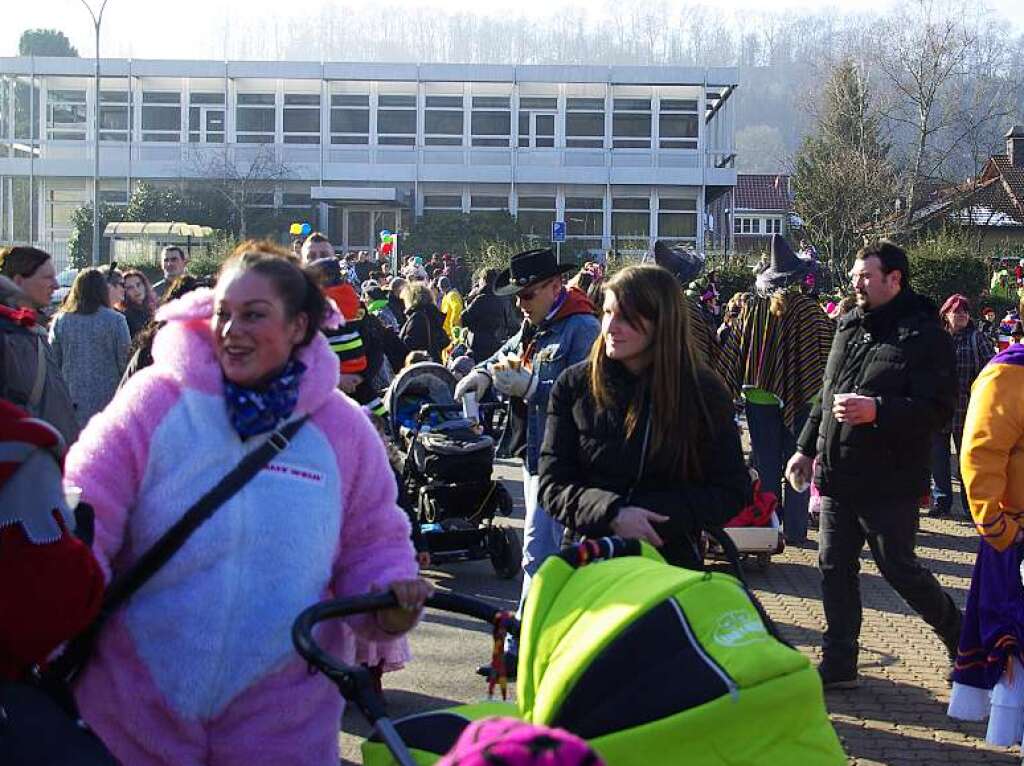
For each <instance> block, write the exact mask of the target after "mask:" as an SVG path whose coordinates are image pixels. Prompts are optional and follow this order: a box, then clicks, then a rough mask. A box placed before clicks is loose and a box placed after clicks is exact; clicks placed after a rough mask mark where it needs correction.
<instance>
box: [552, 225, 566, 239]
mask: <svg viewBox="0 0 1024 766" xmlns="http://www.w3.org/2000/svg"><path fill="white" fill-rule="evenodd" d="M551 241H552V242H565V221H552V222H551Z"/></svg>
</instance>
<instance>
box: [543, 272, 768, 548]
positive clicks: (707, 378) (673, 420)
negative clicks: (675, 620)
mask: <svg viewBox="0 0 1024 766" xmlns="http://www.w3.org/2000/svg"><path fill="white" fill-rule="evenodd" d="M690 349H691V328H690V314H689V312H688V311H687V310H686V307H685V305H684V295H683V292H682V290H681V289H680V288H679V285H678V284H677V282H676V280H675V278H674V277H673V276H672V275H671V274H670V273H669V272H668V271H666V270H664V269H662V268H660V267H657V266H631V267H629V268H626V269H623V270H622V271H621V272H619V273H618V274H616V275H615V276H614V277H613V278H612V279H611V280H609V281H608V282H606V283H605V285H604V305H603V311H602V322H601V335H600V337H599V338H598V340H597V341H596V342H595V344H594V347H593V350H592V351H591V354H590V359H589V360H588V361H586V362H583V363H581V364H578V365H575V366H573V367H570V368H569V369H567V370H566V371H565V372H564V373H563V374H562V376H561V377H560V378H559V379H558V382H557V383H555V386H554V388H553V389H552V392H551V403H550V406H549V409H548V423H547V428H546V430H545V437H544V444H543V447H542V449H541V457H540V494H541V498H542V503H543V504H544V507H545V508H547V509H548V511H549V512H550V513H551V514H552V515H554V516H555V517H557V518H558V520H559V521H561V522H563V523H564V524H566V525H567V526H568V527H570V528H571V529H573V530H574V531H575V532H576V533H577V534H581V535H585V536H587V537H599V536H603V535H609V534H616V535H619V536H621V537H626V538H639V539H643V540H647V541H648V542H649V543H651V544H652V545H654V546H656V547H657V548H659V549H660V550H661V553H662V554H663V555H664V556H665V558H666V559H667V560H668V561H669V562H670V563H673V564H677V565H680V566H689V567H695V568H699V567H700V566H701V560H700V554H699V552H698V546H697V540H698V535H699V533H700V529H701V527H702V526H704V525H721V524H722V523H724V522H725V521H727V520H729V519H730V518H732V517H733V516H735V515H736V514H737V513H738V512H739V511H740V510H741V509H742V508H743V507H744V505H746V504H747V503H748V502H749V501H750V493H751V490H750V477H749V474H748V472H747V469H746V466H745V465H744V462H743V452H742V450H741V447H740V437H739V432H738V430H737V428H736V424H735V420H734V417H733V406H732V400H731V398H730V396H729V394H728V391H727V390H726V388H725V385H724V384H723V383H722V381H721V380H720V379H719V378H718V376H717V375H716V374H715V373H713V372H711V371H710V370H708V369H707V368H706V367H704V366H703V365H702V364H700V363H699V362H698V361H697V360H696V359H695V357H694V355H693V354H692V353H691V350H690Z"/></svg>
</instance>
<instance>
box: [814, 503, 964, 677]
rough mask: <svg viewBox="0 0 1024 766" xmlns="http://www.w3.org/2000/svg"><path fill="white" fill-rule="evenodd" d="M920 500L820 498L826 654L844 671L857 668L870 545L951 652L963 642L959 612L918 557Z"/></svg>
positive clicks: (892, 580)
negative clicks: (863, 567)
mask: <svg viewBox="0 0 1024 766" xmlns="http://www.w3.org/2000/svg"><path fill="white" fill-rule="evenodd" d="M917 523H918V510H917V502H916V501H915V500H907V501H903V502H895V503H894V502H889V503H885V504H870V505H868V504H864V505H858V504H851V503H845V502H840V501H838V500H835V499H834V498H831V497H824V496H823V497H822V498H821V527H820V535H821V536H820V541H819V544H818V567H819V568H820V569H821V591H822V602H823V605H824V607H825V620H826V622H827V624H828V625H827V627H826V629H825V635H824V636H823V640H822V654H823V657H824V660H825V661H826V662H828V663H829V664H835V665H837V666H838V667H840V668H843V669H847V670H850V669H853V668H856V666H857V639H858V638H859V636H860V625H861V614H862V610H861V603H860V582H859V577H858V575H859V572H860V552H861V551H862V550H863V549H864V543H865V542H867V544H868V546H869V547H870V548H871V555H872V557H873V558H874V559H875V563H876V564H878V569H879V571H881V573H882V576H883V577H884V578H885V579H886V581H887V582H888V583H889V584H890V585H891V586H892V587H893V588H895V589H896V592H897V593H899V594H900V595H901V596H902V597H903V599H904V600H905V601H906V602H907V603H908V604H909V605H910V607H911V608H912V609H913V610H914V611H915V612H917V613H918V614H919V615H921V617H922V618H923V619H924V621H925V622H927V623H928V624H929V625H931V626H932V628H933V629H934V630H935V632H936V633H938V634H939V637H940V638H941V639H942V641H943V643H944V644H945V645H946V647H947V648H949V649H950V650H951V651H956V643H957V640H958V639H959V636H960V621H961V615H960V610H959V609H958V608H957V607H956V604H954V603H953V599H951V598H950V597H949V595H948V594H947V593H946V592H945V591H943V590H942V587H941V586H940V585H939V581H938V580H936V579H935V576H934V575H933V574H932V573H931V572H929V571H928V570H927V569H925V568H924V567H923V566H921V563H920V562H919V561H918V560H917V556H916V554H915V553H914V541H915V538H916V536H917Z"/></svg>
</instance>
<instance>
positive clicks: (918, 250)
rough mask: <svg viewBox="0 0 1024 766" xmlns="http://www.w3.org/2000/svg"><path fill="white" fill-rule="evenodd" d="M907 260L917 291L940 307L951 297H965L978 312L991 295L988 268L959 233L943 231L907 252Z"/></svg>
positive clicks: (965, 238) (912, 281)
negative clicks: (980, 304)
mask: <svg viewBox="0 0 1024 766" xmlns="http://www.w3.org/2000/svg"><path fill="white" fill-rule="evenodd" d="M907 258H908V259H909V261H910V272H911V283H912V284H913V287H914V290H916V291H917V292H919V293H921V294H922V295H927V296H928V297H929V298H931V299H932V300H934V301H935V302H936V303H937V304H939V305H940V306H941V305H942V303H943V301H945V300H946V298H948V297H949V296H950V295H952V294H954V293H961V294H962V295H965V296H967V298H968V300H970V301H971V305H972V306H973V307H974V308H975V309H977V308H978V305H979V301H981V300H982V298H983V296H984V295H985V294H986V293H987V288H988V280H989V274H988V267H987V265H986V263H985V261H984V259H983V258H982V257H981V256H979V255H977V254H976V253H975V251H974V248H973V247H972V245H971V243H970V242H969V241H968V239H967V237H965V236H964V235H962V234H960V233H959V232H956V231H951V230H943V231H941V232H940V233H939V234H937V235H936V236H933V237H929V238H927V239H920V240H918V241H917V242H915V243H914V244H912V245H910V246H909V247H908V248H907Z"/></svg>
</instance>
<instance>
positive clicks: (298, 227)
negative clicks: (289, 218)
mask: <svg viewBox="0 0 1024 766" xmlns="http://www.w3.org/2000/svg"><path fill="white" fill-rule="evenodd" d="M288 233H289V234H295V235H299V234H301V233H302V224H301V223H293V224H292V225H291V226H289V227H288Z"/></svg>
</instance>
